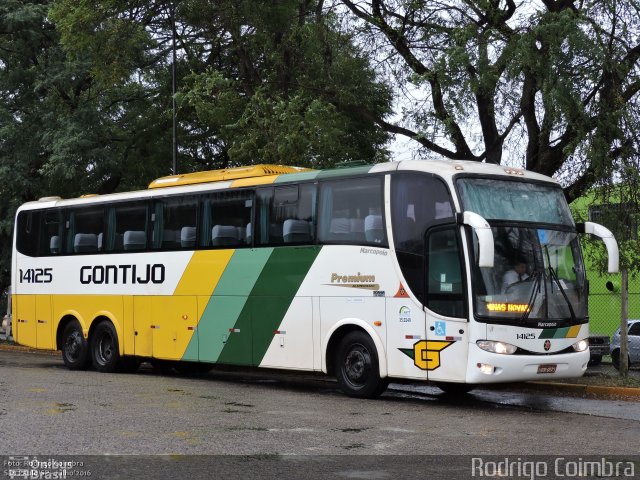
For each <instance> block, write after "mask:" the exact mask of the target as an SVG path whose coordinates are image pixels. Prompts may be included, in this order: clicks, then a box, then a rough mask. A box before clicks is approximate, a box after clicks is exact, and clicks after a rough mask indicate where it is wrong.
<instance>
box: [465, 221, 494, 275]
mask: <svg viewBox="0 0 640 480" xmlns="http://www.w3.org/2000/svg"><path fill="white" fill-rule="evenodd" d="M456 220H457V223H458V225H469V226H470V227H471V228H473V231H474V232H475V233H476V236H477V237H478V266H479V267H488V268H492V267H493V248H494V247H493V232H491V226H490V225H489V222H487V221H486V220H485V219H484V218H483V217H481V216H480V215H478V214H477V213H473V212H463V213H458V214H456Z"/></svg>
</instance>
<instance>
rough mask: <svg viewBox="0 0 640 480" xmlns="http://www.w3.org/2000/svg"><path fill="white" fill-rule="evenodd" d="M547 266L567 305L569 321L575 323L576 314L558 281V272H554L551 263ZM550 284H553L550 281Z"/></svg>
mask: <svg viewBox="0 0 640 480" xmlns="http://www.w3.org/2000/svg"><path fill="white" fill-rule="evenodd" d="M548 268H549V273H550V274H551V280H552V282H555V283H556V284H557V285H558V289H559V290H560V293H562V296H563V298H564V301H565V302H567V306H568V307H569V313H570V314H571V322H572V323H575V322H576V314H575V312H574V311H573V307H572V306H571V300H569V297H568V296H567V293H566V292H565V290H564V288H563V287H562V284H561V283H560V279H559V278H558V274H557V273H556V271H555V270H554V269H553V267H552V266H551V265H549V267H548ZM552 285H553V283H552Z"/></svg>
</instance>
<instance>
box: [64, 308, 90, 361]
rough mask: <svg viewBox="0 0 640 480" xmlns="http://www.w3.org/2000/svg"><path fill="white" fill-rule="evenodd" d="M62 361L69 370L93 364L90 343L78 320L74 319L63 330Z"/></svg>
mask: <svg viewBox="0 0 640 480" xmlns="http://www.w3.org/2000/svg"><path fill="white" fill-rule="evenodd" d="M62 361H63V362H64V364H65V365H66V367H67V368H68V369H69V370H86V369H87V368H89V365H90V364H91V357H90V356H89V344H88V343H87V341H86V340H85V338H84V335H83V334H82V327H81V326H80V323H79V322H78V321H77V320H72V321H71V322H69V323H68V324H67V325H66V326H65V327H64V331H63V332H62Z"/></svg>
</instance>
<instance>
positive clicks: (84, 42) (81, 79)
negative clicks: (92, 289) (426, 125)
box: [0, 0, 391, 287]
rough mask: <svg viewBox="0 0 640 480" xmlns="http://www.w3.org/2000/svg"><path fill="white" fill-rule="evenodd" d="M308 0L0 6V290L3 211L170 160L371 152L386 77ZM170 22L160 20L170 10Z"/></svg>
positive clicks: (8, 215) (6, 239) (100, 188)
mask: <svg viewBox="0 0 640 480" xmlns="http://www.w3.org/2000/svg"><path fill="white" fill-rule="evenodd" d="M320 7H322V2H321V1H320V0H282V1H278V2H272V1H270V0H256V1H252V0H183V1H181V2H174V1H162V0H160V1H157V2H143V1H140V0H4V1H3V2H2V3H0V185H2V187H1V188H0V287H2V286H4V285H6V284H7V283H8V280H9V279H8V274H9V272H8V270H9V257H10V254H11V235H12V228H13V217H14V213H15V210H16V208H17V207H18V206H19V205H20V204H22V203H23V202H25V201H29V200H33V199H36V198H38V197H42V196H49V195H60V196H62V197H75V196H78V195H79V194H84V193H109V192H113V191H116V190H130V189H136V188H144V187H145V186H146V185H147V184H148V183H149V181H150V180H152V179H153V178H156V177H158V176H162V175H167V174H169V173H171V172H170V168H171V155H172V135H171V124H172V119H173V116H172V110H171V104H172V88H171V81H172V75H171V63H172V59H171V57H172V55H171V45H172V41H171V39H172V33H173V29H174V26H175V33H176V38H177V64H176V70H177V83H178V90H179V93H178V95H177V100H178V103H179V110H178V139H179V152H178V154H179V155H178V156H179V160H178V165H179V169H180V171H182V172H188V171H194V170H201V169H208V168H223V167H226V166H230V165H238V164H250V163H262V162H270V163H283V164H291V165H306V166H315V167H324V166H331V165H333V164H335V163H337V162H341V161H344V160H351V159H362V160H366V161H369V162H371V161H378V160H381V159H384V158H385V155H386V152H385V151H384V149H383V148H382V147H383V145H384V144H385V143H386V142H387V140H388V134H387V133H385V132H384V131H383V130H382V129H381V128H380V127H378V126H377V125H376V123H375V122H374V120H373V119H371V117H363V115H362V114H361V111H360V110H361V109H366V110H367V111H368V112H375V114H376V115H384V114H386V113H387V112H388V111H389V109H390V102H391V93H390V90H389V88H388V87H387V86H386V85H385V84H384V83H382V82H380V81H378V80H377V77H376V74H375V72H374V71H373V70H372V68H371V66H370V63H371V59H370V58H369V57H367V56H366V55H364V54H363V53H362V52H360V51H359V50H358V49H357V48H356V47H355V46H354V42H353V39H352V37H351V36H350V35H349V34H348V33H345V32H343V31H341V28H340V23H339V22H338V19H337V18H336V17H335V14H334V13H332V11H331V10H330V9H327V8H326V7H325V8H320ZM173 20H175V23H174V21H173Z"/></svg>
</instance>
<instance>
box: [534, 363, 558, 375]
mask: <svg viewBox="0 0 640 480" xmlns="http://www.w3.org/2000/svg"><path fill="white" fill-rule="evenodd" d="M556 367H557V365H538V373H556Z"/></svg>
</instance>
